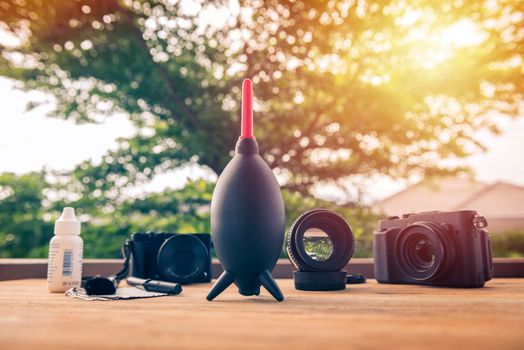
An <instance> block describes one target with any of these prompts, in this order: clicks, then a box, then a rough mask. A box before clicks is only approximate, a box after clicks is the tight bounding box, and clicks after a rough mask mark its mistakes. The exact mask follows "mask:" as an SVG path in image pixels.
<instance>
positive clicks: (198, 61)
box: [0, 0, 524, 258]
mask: <svg viewBox="0 0 524 350" xmlns="http://www.w3.org/2000/svg"><path fill="white" fill-rule="evenodd" d="M523 54H524V2H523V1H465V0H463V1H460V0H456V1H429V0H412V1H410V0H402V1H400V0H399V1H371V0H370V1H299V0H296V1H276V0H273V1H256V0H255V1H240V2H239V1H196V0H194V1H193V0H182V1H175V0H173V1H168V0H164V1H139V0H135V1H132V0H124V1H121V0H78V1H77V0H69V1H62V0H0V106H1V110H0V257H1V258H9V257H17V258H18V257H31V258H36V257H46V256H47V249H48V241H49V239H50V238H51V236H52V234H53V224H54V221H55V220H56V218H57V217H58V216H59V214H60V211H61V209H62V208H63V207H64V206H73V207H75V208H76V210H77V214H78V215H79V216H80V219H81V220H82V222H83V226H82V237H83V239H84V242H85V248H84V255H85V256H86V257H88V258H93V257H96V258H98V257H104V258H110V257H120V246H121V245H122V243H123V241H124V240H125V238H126V237H127V236H129V235H130V234H132V233H133V232H137V231H168V232H180V233H191V232H209V230H210V228H209V202H210V199H211V196H212V191H213V188H214V183H215V181H216V179H217V176H218V175H219V174H220V172H221V170H222V169H223V167H224V166H225V164H226V163H227V162H228V160H229V158H230V156H231V154H232V150H233V148H234V145H235V142H236V139H237V137H238V134H239V117H240V86H241V81H242V79H244V78H246V77H250V78H252V80H253V82H254V91H255V135H256V137H257V139H258V140H259V144H260V146H261V153H262V156H263V157H264V159H265V160H266V161H267V162H268V164H269V165H270V166H271V168H272V169H273V171H274V173H275V174H276V176H277V178H278V180H279V182H280V184H281V186H282V188H283V192H284V198H285V202H286V210H287V218H288V225H289V224H290V223H291V222H292V221H293V220H295V219H296V218H297V216H298V215H299V214H300V213H302V212H303V211H305V210H308V209H310V208H315V207H326V208H330V209H333V210H335V211H337V212H339V213H340V214H342V215H343V216H344V217H345V218H346V219H347V220H348V221H349V222H350V224H351V225H352V228H353V231H354V232H355V235H356V237H357V240H358V242H357V249H356V253H355V256H357V257H369V256H371V255H372V249H371V247H372V246H371V241H372V232H373V229H374V227H375V225H376V221H377V220H378V219H379V218H380V217H383V216H384V215H400V214H402V213H407V212H414V211H422V210H436V209H438V210H459V209H475V210H478V211H479V212H480V213H481V214H483V215H485V216H486V217H487V219H488V222H489V224H490V227H489V228H490V231H491V232H492V234H493V241H494V255H495V256H506V257H518V256H521V257H522V256H524V156H523V155H522V152H523V150H524V118H521V117H522V115H523V114H524V103H523V92H524V68H523V67H524V64H523ZM283 254H284V253H283Z"/></svg>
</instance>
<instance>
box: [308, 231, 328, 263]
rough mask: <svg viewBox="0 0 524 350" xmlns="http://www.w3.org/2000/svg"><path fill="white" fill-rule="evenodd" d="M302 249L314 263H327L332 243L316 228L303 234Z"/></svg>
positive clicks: (324, 233)
mask: <svg viewBox="0 0 524 350" xmlns="http://www.w3.org/2000/svg"><path fill="white" fill-rule="evenodd" d="M302 244H303V245H304V249H305V251H306V253H307V255H309V257H310V258H311V259H313V260H316V261H327V260H328V259H329V258H330V257H331V255H332V254H333V242H332V241H331V238H329V235H328V234H327V233H326V232H324V231H322V230H321V229H318V228H310V229H307V230H306V232H304V238H303V239H302Z"/></svg>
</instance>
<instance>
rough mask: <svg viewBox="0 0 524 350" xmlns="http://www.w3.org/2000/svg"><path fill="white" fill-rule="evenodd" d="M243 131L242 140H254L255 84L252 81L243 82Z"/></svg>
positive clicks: (245, 80)
mask: <svg viewBox="0 0 524 350" xmlns="http://www.w3.org/2000/svg"><path fill="white" fill-rule="evenodd" d="M241 123H242V127H241V129H242V131H241V133H240V138H241V139H252V138H254V136H253V84H252V83H251V80H250V79H244V81H243V82H242V119H241Z"/></svg>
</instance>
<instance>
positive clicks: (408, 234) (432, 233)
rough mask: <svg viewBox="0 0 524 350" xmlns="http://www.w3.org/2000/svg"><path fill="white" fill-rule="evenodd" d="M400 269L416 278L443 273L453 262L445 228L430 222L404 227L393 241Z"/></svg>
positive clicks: (420, 279)
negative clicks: (394, 241)
mask: <svg viewBox="0 0 524 350" xmlns="http://www.w3.org/2000/svg"><path fill="white" fill-rule="evenodd" d="M396 256H397V259H398V262H399V266H400V267H401V269H402V270H403V271H404V272H405V273H406V274H407V275H408V276H410V277H411V278H413V279H415V280H418V281H431V280H434V279H435V278H438V276H441V275H442V274H443V273H445V272H446V271H447V270H448V268H449V266H451V264H452V263H453V259H454V249H453V243H452V241H451V237H450V236H449V232H448V230H446V229H445V228H444V227H443V226H441V225H437V224H435V223H431V222H419V223H415V224H412V225H409V226H407V227H405V228H404V229H403V230H402V231H401V232H400V233H399V235H398V238H397V241H396Z"/></svg>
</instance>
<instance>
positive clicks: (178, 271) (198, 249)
mask: <svg viewBox="0 0 524 350" xmlns="http://www.w3.org/2000/svg"><path fill="white" fill-rule="evenodd" d="M130 243H131V276H134V277H138V278H143V279H155V280H162V281H168V282H173V283H180V284H190V283H204V282H210V281H211V246H212V244H211V235H209V234H207V233H194V234H176V233H154V232H148V233H135V234H133V235H132V236H131V240H130Z"/></svg>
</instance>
